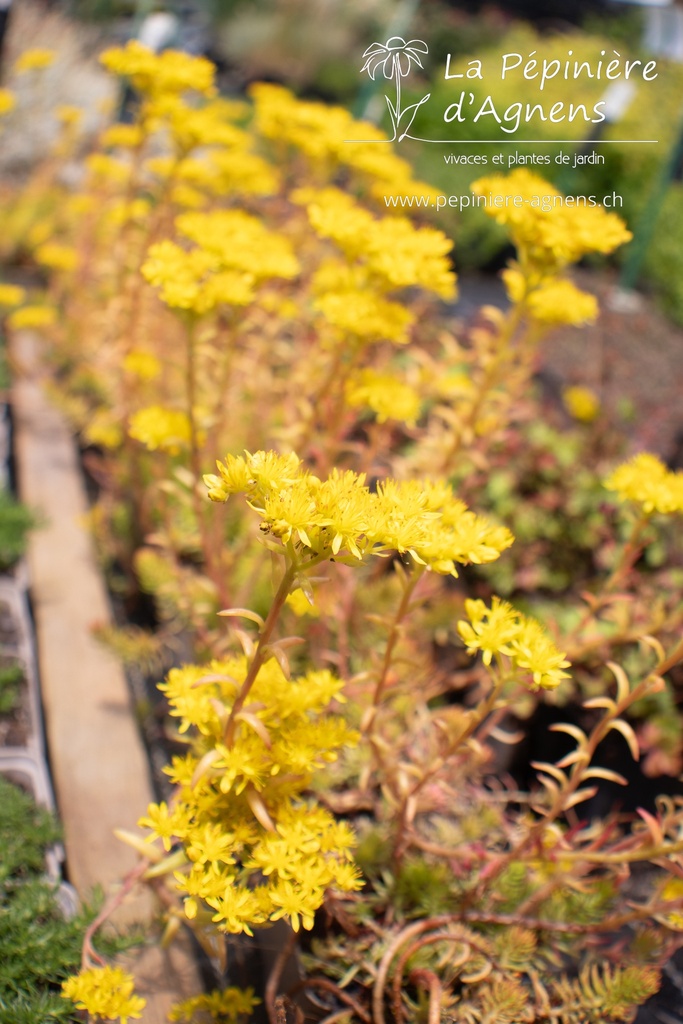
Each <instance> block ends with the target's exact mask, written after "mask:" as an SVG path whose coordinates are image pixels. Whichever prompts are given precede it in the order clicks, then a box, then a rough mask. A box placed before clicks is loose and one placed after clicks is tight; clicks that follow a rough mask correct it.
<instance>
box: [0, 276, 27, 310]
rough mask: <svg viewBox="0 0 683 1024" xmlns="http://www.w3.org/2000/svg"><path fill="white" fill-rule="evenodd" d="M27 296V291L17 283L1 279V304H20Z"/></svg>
mask: <svg viewBox="0 0 683 1024" xmlns="http://www.w3.org/2000/svg"><path fill="white" fill-rule="evenodd" d="M25 298H26V292H25V290H24V289H23V288H20V287H19V285H17V284H5V283H4V281H0V306H18V305H19V303H20V302H23V301H24V299H25Z"/></svg>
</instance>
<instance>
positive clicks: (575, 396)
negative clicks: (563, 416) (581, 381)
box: [562, 384, 600, 423]
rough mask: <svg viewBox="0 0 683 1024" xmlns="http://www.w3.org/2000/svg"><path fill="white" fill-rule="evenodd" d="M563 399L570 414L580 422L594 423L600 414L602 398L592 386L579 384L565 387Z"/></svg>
mask: <svg viewBox="0 0 683 1024" xmlns="http://www.w3.org/2000/svg"><path fill="white" fill-rule="evenodd" d="M562 401H563V402H564V405H565V408H566V410H567V412H568V413H569V414H570V416H573V417H574V419H575V420H578V421H579V422H580V423H592V422H593V421H594V420H596V419H597V418H598V416H599V415H600V399H599V398H598V396H597V395H596V394H595V392H594V391H591V389H590V388H584V387H581V386H580V385H578V384H575V385H572V386H571V387H568V388H565V389H564V391H563V392H562Z"/></svg>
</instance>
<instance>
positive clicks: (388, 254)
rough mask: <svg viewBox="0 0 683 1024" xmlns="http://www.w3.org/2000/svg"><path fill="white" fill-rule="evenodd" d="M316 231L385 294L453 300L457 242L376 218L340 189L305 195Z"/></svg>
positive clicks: (427, 230) (397, 221) (302, 193)
mask: <svg viewBox="0 0 683 1024" xmlns="http://www.w3.org/2000/svg"><path fill="white" fill-rule="evenodd" d="M294 198H295V199H296V200H297V201H298V202H302V203H304V204H305V205H306V209H307V212H308V217H309V220H310V222H311V225H312V227H313V229H314V231H315V232H316V233H317V234H318V235H320V237H321V238H330V239H332V241H334V242H335V243H336V244H337V245H338V246H339V248H340V249H341V250H342V251H343V252H344V255H345V256H347V258H348V259H350V260H353V261H355V260H360V261H361V262H362V264H363V266H364V268H365V270H366V273H367V276H368V279H369V281H370V282H372V283H373V284H374V285H375V286H378V287H380V288H382V289H384V290H386V291H393V290H396V289H400V288H408V287H412V286H415V285H417V286H419V287H421V288H425V289H426V290H427V291H432V292H435V293H436V294H437V295H439V296H440V297H441V298H443V299H452V298H453V297H454V295H455V274H454V273H453V272H452V270H451V268H450V264H449V262H448V259H447V254H448V253H449V252H450V250H451V249H452V248H453V242H452V241H451V239H450V238H448V237H447V236H446V235H445V234H444V233H443V232H442V231H438V230H437V229H436V228H418V227H416V226H415V225H414V224H412V223H411V222H410V221H409V220H407V219H406V218H405V217H374V216H373V215H372V214H371V213H370V211H369V210H367V209H365V207H363V206H361V205H360V204H359V203H357V202H356V201H355V200H354V199H353V198H352V197H351V196H349V195H347V193H345V192H342V191H340V190H339V189H336V188H325V189H321V190H319V191H317V192H316V191H310V190H307V189H306V190H302V191H300V192H299V193H297V194H295V196H294Z"/></svg>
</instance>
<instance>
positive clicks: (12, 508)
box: [0, 491, 37, 571]
mask: <svg viewBox="0 0 683 1024" xmlns="http://www.w3.org/2000/svg"><path fill="white" fill-rule="evenodd" d="M36 525H37V522H36V517H35V515H34V514H33V512H31V510H30V509H29V508H27V507H26V505H23V504H22V503H21V502H20V501H16V499H15V498H13V497H12V495H11V494H9V493H8V492H7V491H0V571H4V570H6V569H9V568H10V567H11V566H12V565H14V563H15V562H16V561H17V560H18V559H19V558H21V556H22V555H23V553H24V551H25V550H26V540H27V536H28V532H29V530H32V529H33V527H34V526H36Z"/></svg>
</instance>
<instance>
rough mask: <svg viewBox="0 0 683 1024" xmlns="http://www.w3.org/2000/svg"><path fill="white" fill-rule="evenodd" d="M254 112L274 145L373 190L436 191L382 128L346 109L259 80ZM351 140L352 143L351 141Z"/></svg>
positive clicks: (381, 192) (252, 92)
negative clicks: (394, 149)
mask: <svg viewBox="0 0 683 1024" xmlns="http://www.w3.org/2000/svg"><path fill="white" fill-rule="evenodd" d="M250 95H251V97H252V98H253V100H254V106H255V111H256V121H255V126H256V130H257V131H258V132H259V133H260V134H261V135H263V136H264V138H266V139H269V140H272V141H273V142H275V143H277V144H280V145H281V144H282V143H283V142H284V143H285V144H287V145H288V146H293V147H295V148H296V149H297V150H299V151H300V152H302V153H304V154H305V155H306V157H308V159H309V160H311V161H313V162H315V163H317V164H323V165H327V166H328V167H329V166H330V165H332V168H333V169H334V168H335V167H336V165H340V166H341V167H344V168H347V169H348V170H349V171H351V172H353V173H355V175H357V176H358V177H360V179H361V182H362V184H363V185H366V186H368V187H369V190H370V192H371V194H372V195H373V196H374V197H376V198H377V199H382V198H383V196H384V195H386V194H387V193H389V192H390V193H391V194H392V195H420V196H433V195H435V194H436V190H435V189H433V188H432V187H431V186H430V185H427V184H425V183H424V182H421V181H415V180H414V178H413V173H412V168H411V166H410V164H409V163H408V162H407V161H406V160H402V159H401V158H400V157H398V156H397V155H396V154H395V153H394V152H392V150H391V147H390V146H378V145H377V143H378V142H387V141H388V140H387V137H386V135H385V134H384V132H382V131H380V130H379V129H378V128H377V127H375V125H373V124H370V123H368V122H367V121H356V120H354V118H353V117H352V116H351V114H349V112H348V111H347V110H344V109H343V108H341V107H329V106H327V105H326V104H324V103H315V102H311V101H306V100H300V99H298V98H297V97H296V96H294V94H293V93H291V92H290V91H289V90H288V89H285V88H284V87H283V86H280V85H271V84H266V83H262V82H261V83H258V84H257V85H253V86H252V87H251V89H250ZM350 141H352V142H353V145H349V142H350Z"/></svg>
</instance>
